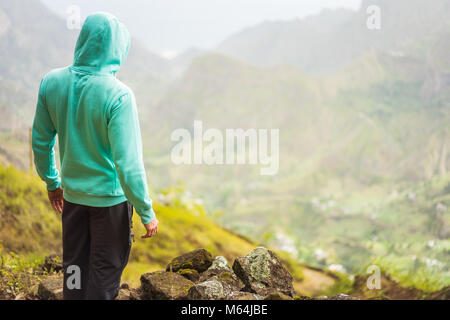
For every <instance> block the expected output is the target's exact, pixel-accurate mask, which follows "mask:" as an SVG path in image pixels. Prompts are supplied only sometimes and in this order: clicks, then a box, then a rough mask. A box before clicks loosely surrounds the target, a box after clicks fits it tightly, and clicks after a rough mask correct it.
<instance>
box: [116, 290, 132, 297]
mask: <svg viewBox="0 0 450 320" xmlns="http://www.w3.org/2000/svg"><path fill="white" fill-rule="evenodd" d="M115 300H133V299H131V291H130V290H128V289H122V288H120V289H119V293H118V294H117V297H116V299H115Z"/></svg>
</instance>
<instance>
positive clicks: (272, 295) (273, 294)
mask: <svg viewBox="0 0 450 320" xmlns="http://www.w3.org/2000/svg"><path fill="white" fill-rule="evenodd" d="M264 300H292V297H290V296H288V295H285V294H284V293H281V292H280V291H277V290H273V291H270V292H269V293H268V294H267V295H266V296H265V297H264Z"/></svg>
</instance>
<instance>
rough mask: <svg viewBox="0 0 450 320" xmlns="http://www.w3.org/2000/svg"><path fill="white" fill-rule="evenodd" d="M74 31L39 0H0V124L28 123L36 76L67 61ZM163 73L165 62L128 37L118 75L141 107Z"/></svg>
mask: <svg viewBox="0 0 450 320" xmlns="http://www.w3.org/2000/svg"><path fill="white" fill-rule="evenodd" d="M78 32H79V30H70V29H68V28H67V27H66V21H65V20H63V19H61V18H60V17H58V16H56V15H55V14H54V13H53V12H51V11H50V10H49V9H47V8H46V7H45V6H44V5H42V4H41V3H40V2H39V1H38V0H17V1H2V2H1V3H0V52H1V56H0V82H1V86H0V110H1V111H2V114H4V115H5V116H6V119H8V120H7V121H2V122H1V124H0V128H2V129H4V130H6V129H13V128H16V127H20V126H24V125H26V126H30V125H31V121H32V117H33V114H34V109H35V103H36V101H35V100H36V97H37V92H38V88H39V83H40V80H41V79H42V77H43V76H44V75H45V74H46V73H47V72H49V71H50V70H51V69H54V68H59V67H64V66H68V65H70V64H71V63H72V60H73V51H74V48H75V44H76V40H77V36H78ZM168 74H169V64H168V62H167V61H166V60H165V59H163V58H161V57H159V56H158V55H156V54H153V53H151V52H149V51H148V50H147V49H145V48H144V47H143V46H142V45H141V44H140V43H139V42H138V41H136V40H134V39H133V40H132V49H131V50H130V54H129V56H128V59H127V61H126V63H125V64H124V66H123V67H122V68H121V70H120V72H119V73H118V77H119V78H120V79H121V80H123V81H124V82H126V83H127V84H129V85H130V86H132V87H134V86H135V87H136V88H135V91H136V96H137V99H138V101H140V102H141V104H142V106H143V109H145V106H146V105H149V104H151V103H153V101H154V99H156V97H157V95H158V93H159V92H162V87H163V86H164V83H165V81H166V78H167V77H168ZM149 90H150V91H151V92H152V93H153V94H152V95H148V92H149ZM2 120H3V119H2Z"/></svg>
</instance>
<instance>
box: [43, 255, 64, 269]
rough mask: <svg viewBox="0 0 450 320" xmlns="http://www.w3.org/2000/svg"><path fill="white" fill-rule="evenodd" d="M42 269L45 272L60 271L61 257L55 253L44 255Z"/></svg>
mask: <svg viewBox="0 0 450 320" xmlns="http://www.w3.org/2000/svg"><path fill="white" fill-rule="evenodd" d="M42 270H44V271H46V272H60V271H62V270H63V266H62V259H61V257H60V256H59V255H57V254H51V255H49V256H46V257H45V260H44V263H43V264H42Z"/></svg>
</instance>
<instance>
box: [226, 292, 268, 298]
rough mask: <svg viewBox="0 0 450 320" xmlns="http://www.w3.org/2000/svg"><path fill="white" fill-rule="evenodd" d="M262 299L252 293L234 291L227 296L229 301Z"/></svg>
mask: <svg viewBox="0 0 450 320" xmlns="http://www.w3.org/2000/svg"><path fill="white" fill-rule="evenodd" d="M261 299H262V297H261V296H259V295H257V294H255V293H251V292H243V291H233V292H231V293H230V294H229V295H228V296H227V300H261Z"/></svg>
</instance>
